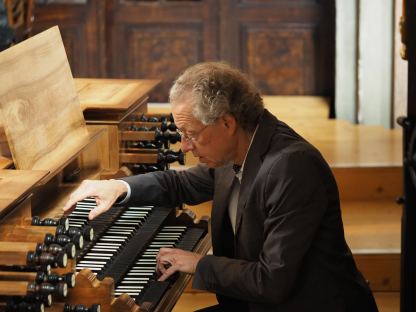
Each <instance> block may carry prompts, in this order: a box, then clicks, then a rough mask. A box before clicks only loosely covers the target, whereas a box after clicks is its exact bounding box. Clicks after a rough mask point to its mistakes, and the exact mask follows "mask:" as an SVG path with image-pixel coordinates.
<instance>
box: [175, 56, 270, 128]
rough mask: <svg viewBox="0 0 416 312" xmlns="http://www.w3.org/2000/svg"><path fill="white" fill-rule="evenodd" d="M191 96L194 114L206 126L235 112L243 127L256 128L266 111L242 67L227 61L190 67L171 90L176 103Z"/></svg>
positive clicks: (234, 114) (238, 121)
mask: <svg viewBox="0 0 416 312" xmlns="http://www.w3.org/2000/svg"><path fill="white" fill-rule="evenodd" d="M189 95H191V100H192V105H193V107H192V113H193V115H194V117H195V118H196V119H198V120H199V121H200V122H201V123H202V124H204V125H210V124H213V123H214V122H215V121H216V120H217V119H218V118H220V117H221V116H223V115H224V114H227V113H228V114H231V115H233V116H234V117H235V119H236V120H237V123H238V124H239V126H240V127H241V128H243V129H244V130H246V131H250V132H252V131H254V129H255V128H256V125H257V122H258V120H259V117H260V115H261V114H262V113H263V110H264V106H263V100H262V98H261V97H260V94H259V92H258V90H257V89H256V87H255V86H254V85H253V84H252V83H251V82H250V80H249V79H248V78H247V77H246V76H245V75H244V74H243V73H242V72H240V71H239V70H238V69H236V68H233V67H231V66H230V65H228V64H226V63H223V62H207V63H199V64H196V65H193V66H191V67H189V68H188V69H186V70H185V71H184V72H183V73H182V74H181V75H180V76H179V77H178V78H177V79H176V81H175V83H174V84H173V86H172V88H171V89H170V94H169V100H170V102H171V103H172V105H175V104H177V103H178V102H179V101H183V100H184V99H185V97H186V96H189Z"/></svg>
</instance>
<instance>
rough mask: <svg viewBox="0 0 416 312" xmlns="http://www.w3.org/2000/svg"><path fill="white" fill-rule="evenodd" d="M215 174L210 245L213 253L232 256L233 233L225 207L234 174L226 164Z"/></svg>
mask: <svg viewBox="0 0 416 312" xmlns="http://www.w3.org/2000/svg"><path fill="white" fill-rule="evenodd" d="M216 175H217V176H216V177H215V180H216V181H217V182H216V185H215V192H214V194H215V197H214V201H213V207H212V213H211V227H212V242H213V244H212V245H213V246H215V249H214V254H215V255H219V256H220V255H227V256H233V250H234V249H233V247H234V246H233V245H234V235H233V230H232V227H231V223H230V221H229V216H228V211H227V208H228V203H229V201H230V194H231V191H230V190H231V186H232V184H233V181H234V178H235V174H234V171H233V169H232V168H231V166H227V167H224V168H221V169H218V170H216ZM229 253H232V254H229Z"/></svg>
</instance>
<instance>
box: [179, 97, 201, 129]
mask: <svg viewBox="0 0 416 312" xmlns="http://www.w3.org/2000/svg"><path fill="white" fill-rule="evenodd" d="M172 115H173V119H174V120H175V123H176V125H177V126H178V127H179V128H187V127H189V126H195V125H199V124H201V122H200V121H199V120H198V119H196V118H195V117H194V115H193V113H192V105H191V103H190V102H188V103H186V102H181V103H178V104H175V105H173V106H172Z"/></svg>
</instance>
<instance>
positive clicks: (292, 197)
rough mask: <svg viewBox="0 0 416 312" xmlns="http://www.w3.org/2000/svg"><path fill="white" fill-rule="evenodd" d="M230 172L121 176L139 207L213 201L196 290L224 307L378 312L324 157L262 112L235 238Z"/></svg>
mask: <svg viewBox="0 0 416 312" xmlns="http://www.w3.org/2000/svg"><path fill="white" fill-rule="evenodd" d="M234 177H235V175H234V172H233V170H232V168H231V166H225V167H221V168H216V169H209V168H207V167H206V166H204V165H199V166H196V167H194V168H191V169H188V170H184V171H178V172H176V171H165V172H157V173H151V174H146V175H141V176H135V177H129V178H126V179H124V180H125V181H127V182H128V183H129V184H130V186H131V188H132V195H131V197H130V202H134V203H136V204H153V205H166V204H169V205H177V204H180V203H187V204H191V205H192V204H198V203H201V202H204V201H207V200H210V199H213V207H212V218H211V222H212V245H213V255H208V256H205V257H203V258H202V259H201V261H200V262H199V263H198V266H197V268H196V272H195V276H194V287H196V288H201V289H205V290H208V291H211V292H215V293H216V294H217V298H218V301H219V303H220V307H221V308H222V310H223V311H284V312H286V311H354V312H356V311H377V307H376V305H375V302H374V298H373V296H372V294H371V291H370V289H369V287H368V285H367V283H366V281H365V280H364V278H363V276H362V275H361V274H360V272H359V271H358V270H357V268H356V266H355V263H354V260H353V257H352V255H351V251H350V249H349V248H348V246H347V244H346V242H345V238H344V230H343V225H342V220H341V211H340V204H339V195H338V189H337V185H336V182H335V179H334V177H333V175H332V173H331V170H330V168H329V167H328V165H327V163H326V162H325V160H324V159H323V158H322V156H321V154H320V153H319V152H318V151H317V150H316V149H315V148H314V147H313V146H311V145H310V144H309V143H308V142H306V141H305V140H304V139H303V138H301V137H300V136H299V135H298V134H297V133H296V132H294V131H293V130H292V129H291V128H290V127H288V126H287V125H286V124H284V123H283V122H281V121H278V120H277V119H276V118H275V117H274V116H273V115H271V114H270V113H269V112H268V111H267V110H265V112H264V114H263V116H262V118H261V120H260V122H259V127H258V129H257V132H256V134H255V137H254V139H253V142H252V145H251V147H250V150H249V152H248V154H247V158H246V161H245V165H244V171H243V176H242V181H241V187H240V196H239V200H238V207H237V219H236V234H235V235H234V233H233V232H232V228H231V224H230V220H229V217H228V211H227V209H228V202H229V195H230V187H231V185H232V183H233V179H234Z"/></svg>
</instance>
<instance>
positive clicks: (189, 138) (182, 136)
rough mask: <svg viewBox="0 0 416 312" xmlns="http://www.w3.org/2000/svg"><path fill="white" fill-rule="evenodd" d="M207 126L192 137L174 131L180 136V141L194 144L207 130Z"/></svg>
mask: <svg viewBox="0 0 416 312" xmlns="http://www.w3.org/2000/svg"><path fill="white" fill-rule="evenodd" d="M208 126H209V125H207V126H205V127H203V128H202V129H201V130H199V131H198V132H197V133H194V134H192V135H188V134H185V132H183V131H182V130H180V129H176V131H178V133H179V135H180V136H181V138H182V139H184V140H185V141H186V142H188V143H195V142H197V141H198V137H199V135H200V134H201V133H202V132H203V131H204V130H205V129H206V128H208Z"/></svg>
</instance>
